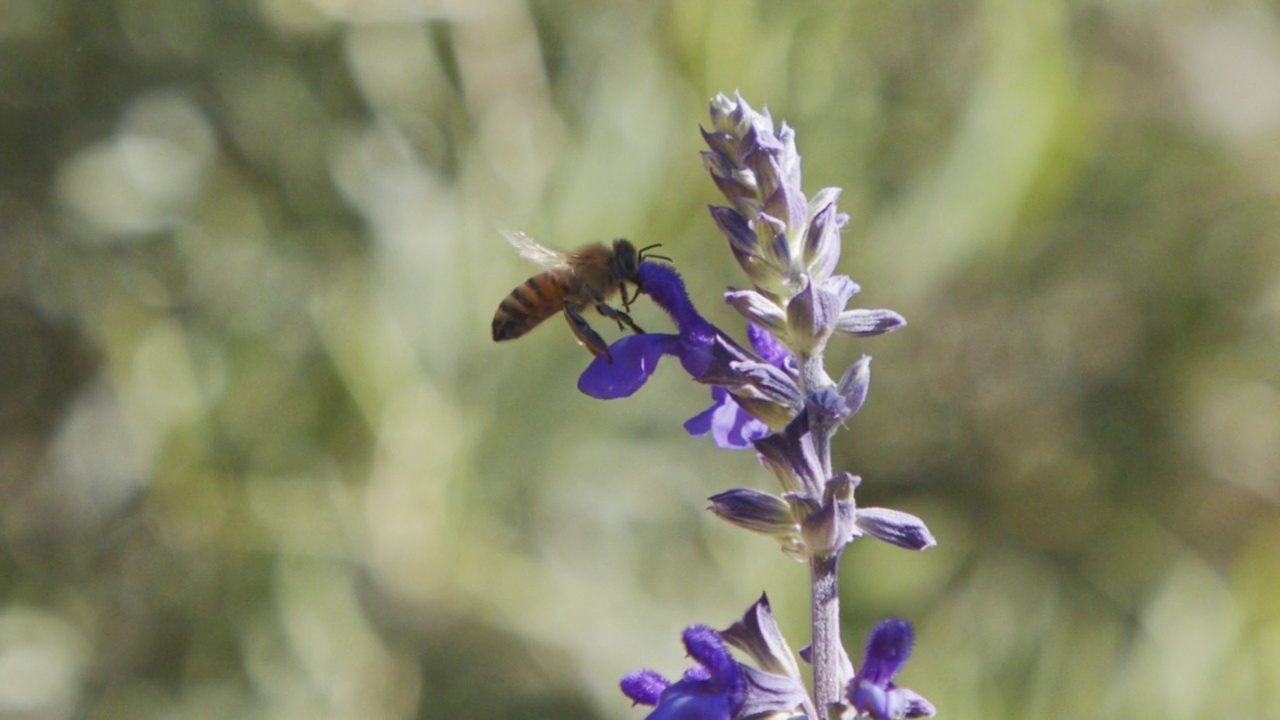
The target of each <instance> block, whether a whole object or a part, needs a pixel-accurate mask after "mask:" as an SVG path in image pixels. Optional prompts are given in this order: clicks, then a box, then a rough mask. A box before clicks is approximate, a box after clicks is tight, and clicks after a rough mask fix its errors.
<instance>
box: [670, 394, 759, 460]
mask: <svg viewBox="0 0 1280 720" xmlns="http://www.w3.org/2000/svg"><path fill="white" fill-rule="evenodd" d="M684 429H685V430H686V431H688V433H689V434H690V435H692V436H694V437H702V436H703V435H706V434H707V433H711V437H712V439H713V440H715V441H716V445H718V446H720V447H722V448H725V449H728V450H745V449H746V448H749V447H751V443H752V442H753V441H755V440H758V439H760V438H762V437H764V436H765V435H768V434H769V433H770V432H771V430H770V428H769V426H768V425H766V424H765V423H763V422H761V421H759V420H757V419H756V418H754V417H753V416H751V415H750V414H748V413H747V412H746V411H745V410H743V409H742V406H741V405H739V404H738V403H737V402H736V401H734V399H733V396H732V395H730V394H729V391H728V390H725V389H724V388H722V387H713V388H711V407H709V408H707V409H706V410H703V411H702V412H700V413H698V414H697V415H694V416H693V417H691V418H689V420H688V421H686V422H685V424H684Z"/></svg>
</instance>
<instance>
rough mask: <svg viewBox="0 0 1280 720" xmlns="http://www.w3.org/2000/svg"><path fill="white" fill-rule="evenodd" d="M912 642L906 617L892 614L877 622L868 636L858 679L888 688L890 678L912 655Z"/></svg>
mask: <svg viewBox="0 0 1280 720" xmlns="http://www.w3.org/2000/svg"><path fill="white" fill-rule="evenodd" d="M915 641H916V633H915V630H914V629H913V628H912V627H911V623H909V622H907V621H906V620H902V619H900V618H893V617H891V618H885V619H884V620H881V621H880V622H878V623H876V626H875V628H874V629H872V631H871V635H870V637H868V638H867V652H866V655H864V656H863V659H862V669H861V670H859V671H858V678H857V679H861V680H866V681H867V682H869V683H871V684H873V685H877V686H879V687H882V688H885V687H888V686H889V681H890V680H893V676H894V675H897V674H898V671H899V670H901V669H902V666H903V665H904V664H905V663H906V662H907V658H909V657H911V646H912V645H913V644H914V643H915Z"/></svg>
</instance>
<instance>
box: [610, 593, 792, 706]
mask: <svg viewBox="0 0 1280 720" xmlns="http://www.w3.org/2000/svg"><path fill="white" fill-rule="evenodd" d="M726 643H732V644H733V645H734V646H736V647H738V648H739V649H740V650H742V651H744V652H746V653H747V654H749V655H751V657H752V658H753V659H754V660H755V661H756V662H757V663H759V664H760V665H761V667H763V668H766V669H764V670H760V669H756V668H753V667H750V666H747V665H743V664H741V663H739V662H737V661H736V660H734V659H733V656H731V655H730V654H729V649H728V646H727V644H726ZM684 646H685V649H687V650H688V651H689V657H691V658H693V660H694V661H695V662H696V663H697V665H696V666H695V667H692V668H690V669H688V670H686V671H685V673H684V676H683V677H682V678H681V679H680V680H678V681H676V682H674V683H673V682H670V681H669V680H667V679H666V678H664V677H663V676H662V675H660V674H658V673H657V672H655V671H653V670H639V671H636V672H633V673H631V674H629V675H627V676H626V677H624V678H622V682H621V683H620V685H621V687H622V692H623V694H625V695H626V696H627V697H629V698H631V699H632V700H633V701H634V702H635V703H636V704H638V705H651V706H653V707H654V710H653V712H651V713H649V714H648V715H647V716H646V720H738V718H748V717H772V714H773V713H787V714H788V715H790V713H791V712H792V711H794V710H795V709H796V708H797V707H800V706H805V707H806V708H811V707H812V703H811V701H810V699H809V694H808V692H807V691H806V690H805V688H804V684H803V683H802V682H801V680H800V671H799V669H798V668H797V667H796V663H795V659H794V658H793V657H792V656H791V651H790V649H789V648H788V647H787V642H786V640H785V639H783V637H782V632H781V631H780V630H779V629H778V626H777V623H775V622H774V620H773V614H772V613H771V612H770V610H769V600H768V598H766V597H763V596H762V597H761V598H760V600H758V601H757V602H756V603H755V604H754V605H752V606H751V609H750V610H748V611H747V614H746V615H745V616H743V619H742V620H740V621H738V622H736V623H734V624H733V625H732V626H731V627H730V628H729V629H728V630H725V631H724V633H723V634H722V633H720V632H717V631H715V630H713V629H711V628H709V627H707V626H705V625H694V626H691V627H689V628H686V629H685V631H684Z"/></svg>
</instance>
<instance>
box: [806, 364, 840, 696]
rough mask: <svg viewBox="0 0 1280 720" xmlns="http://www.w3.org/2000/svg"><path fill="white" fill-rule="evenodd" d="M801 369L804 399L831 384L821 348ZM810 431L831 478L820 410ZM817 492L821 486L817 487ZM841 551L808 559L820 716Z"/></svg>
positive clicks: (835, 668)
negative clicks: (824, 365)
mask: <svg viewBox="0 0 1280 720" xmlns="http://www.w3.org/2000/svg"><path fill="white" fill-rule="evenodd" d="M796 359H797V361H798V362H799V370H800V391H801V392H802V393H803V394H804V395H805V397H806V398H810V397H813V394H814V393H815V392H816V391H818V390H819V389H821V388H823V387H826V386H829V385H831V384H832V382H831V378H830V376H828V375H827V371H826V369H825V368H824V367H823V363H822V350H821V348H819V349H818V351H817V352H814V353H801V354H798V356H797V358H796ZM809 418H810V422H811V423H813V424H811V425H810V432H812V433H813V446H814V450H815V452H816V453H817V456H818V459H819V461H820V462H821V463H822V471H823V473H824V474H825V476H826V477H828V478H829V477H831V436H832V434H833V428H832V427H830V426H829V425H828V424H827V423H825V422H823V421H822V420H821V418H822V415H821V414H820V413H810V415H809ZM816 490H817V492H818V493H819V495H820V494H821V492H822V490H821V488H817V489H816ZM839 572H840V553H839V551H837V552H836V553H835V554H832V555H825V556H813V557H811V558H809V580H810V585H811V587H810V597H811V610H812V615H813V640H812V644H811V646H810V661H811V663H812V666H813V697H814V700H815V702H816V703H817V706H818V713H819V717H820V718H822V717H826V708H827V707H828V706H829V705H830V704H831V703H834V702H838V701H839V700H840V696H841V692H840V668H841V666H842V663H841V652H842V650H841V644H840V575H839Z"/></svg>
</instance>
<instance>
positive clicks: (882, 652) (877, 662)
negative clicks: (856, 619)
mask: <svg viewBox="0 0 1280 720" xmlns="http://www.w3.org/2000/svg"><path fill="white" fill-rule="evenodd" d="M914 643H915V630H913V629H912V627H911V623H909V622H907V621H906V620H899V619H898V618H887V619H885V620H881V621H880V622H879V623H878V624H877V625H876V626H875V629H873V630H872V631H871V635H870V637H868V638H867V650H866V654H865V656H864V657H863V660H862V669H861V670H859V671H858V673H857V674H856V675H854V677H853V679H852V680H850V681H849V685H848V687H847V689H846V691H845V697H846V698H847V699H848V701H849V703H850V704H851V705H852V706H853V707H854V709H855V710H857V711H858V712H859V713H861V714H863V715H869V716H871V717H873V718H876V720H891V719H896V718H904V717H909V718H911V717H932V716H933V715H934V714H935V713H936V711H935V710H934V707H933V704H932V703H930V702H929V701H928V700H926V699H924V697H922V696H921V695H919V694H917V693H916V692H914V691H912V690H908V689H906V688H901V687H898V686H896V685H894V684H893V677H894V676H895V675H897V674H898V671H899V670H901V669H902V666H903V665H904V664H906V662H907V658H909V657H910V656H911V646H912V644H914Z"/></svg>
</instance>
